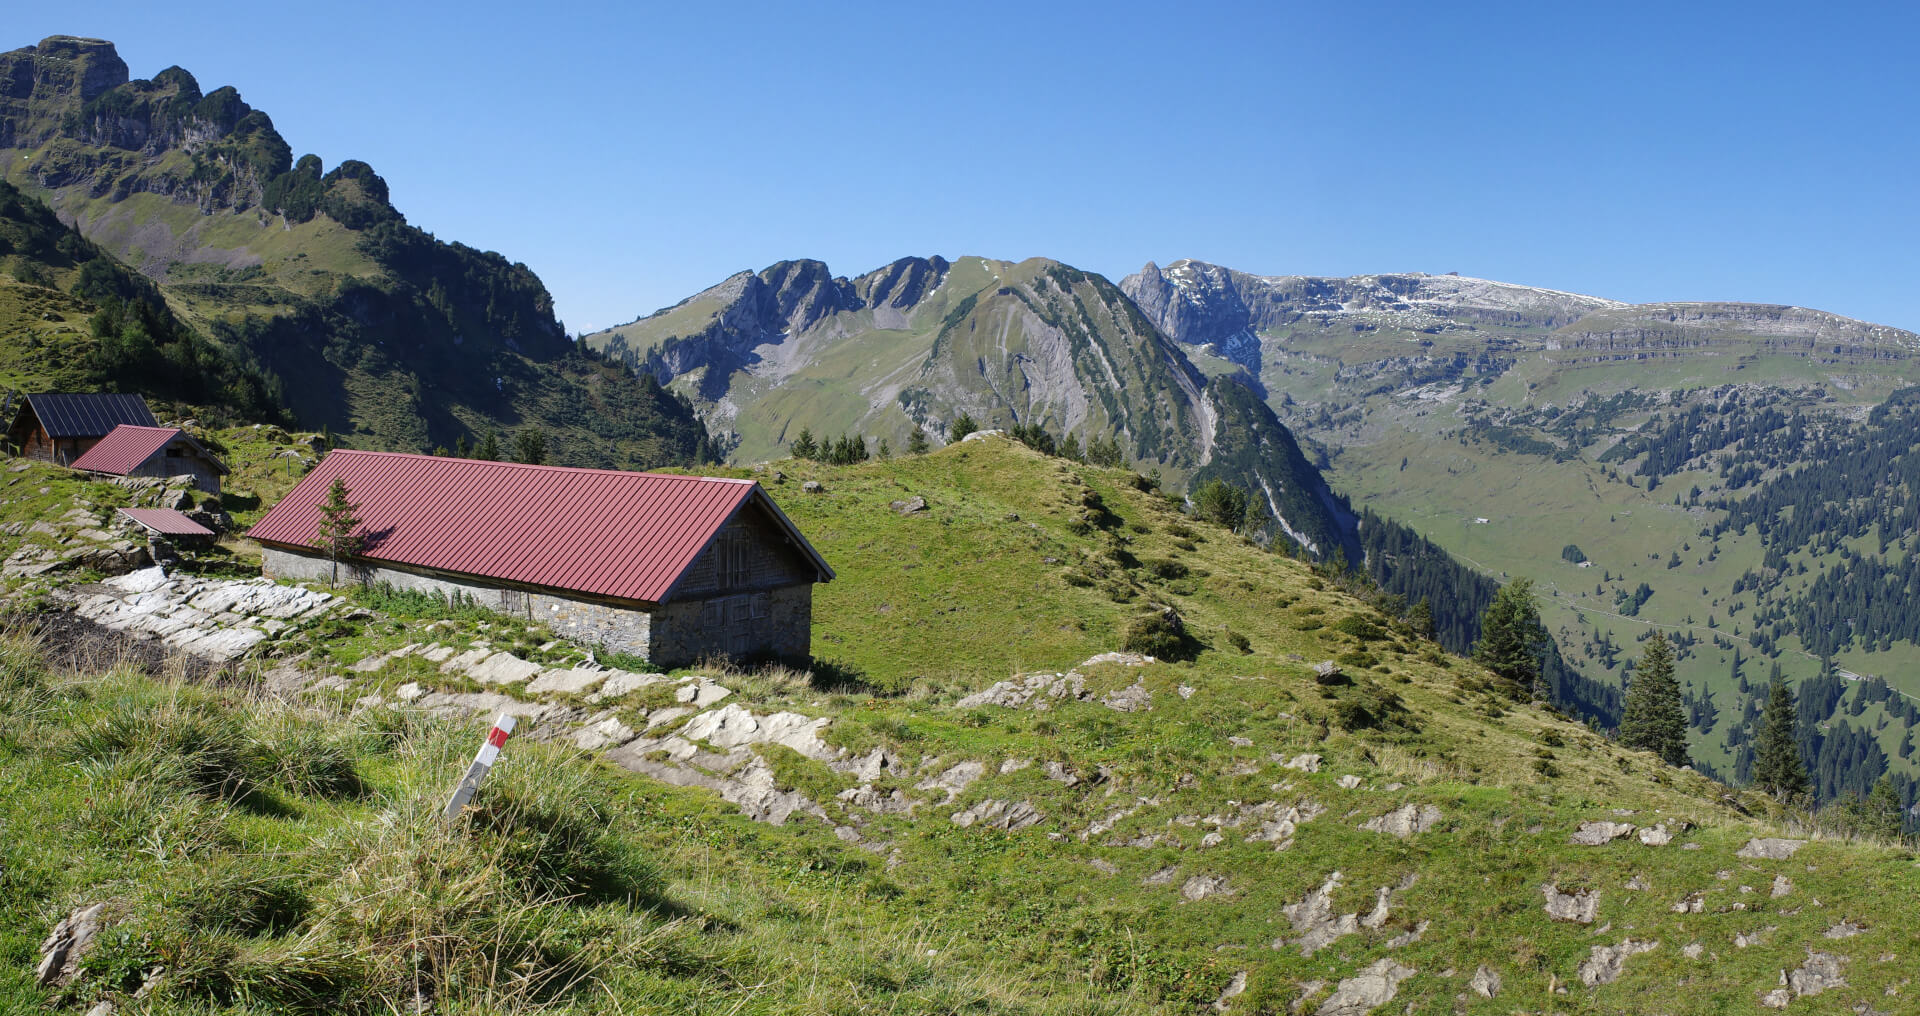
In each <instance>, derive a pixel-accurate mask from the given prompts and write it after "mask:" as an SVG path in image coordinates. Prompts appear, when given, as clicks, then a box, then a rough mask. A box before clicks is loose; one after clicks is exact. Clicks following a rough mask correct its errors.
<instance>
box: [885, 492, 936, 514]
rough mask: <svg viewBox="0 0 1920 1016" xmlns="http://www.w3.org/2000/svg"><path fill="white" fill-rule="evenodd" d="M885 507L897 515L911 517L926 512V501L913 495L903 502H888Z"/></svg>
mask: <svg viewBox="0 0 1920 1016" xmlns="http://www.w3.org/2000/svg"><path fill="white" fill-rule="evenodd" d="M887 507H889V508H892V509H893V510H894V512H895V513H896V514H899V515H913V514H917V513H919V512H923V511H926V510H927V499H926V498H924V497H921V496H920V495H918V494H915V495H914V496H912V497H910V498H907V499H906V500H905V501H893V502H889V503H888V505H887Z"/></svg>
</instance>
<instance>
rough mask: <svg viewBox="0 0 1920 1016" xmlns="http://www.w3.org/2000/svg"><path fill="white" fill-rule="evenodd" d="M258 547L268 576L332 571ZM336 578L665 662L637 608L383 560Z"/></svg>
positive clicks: (306, 558) (309, 557)
mask: <svg viewBox="0 0 1920 1016" xmlns="http://www.w3.org/2000/svg"><path fill="white" fill-rule="evenodd" d="M261 549H262V552H263V553H262V557H261V562H260V564H261V570H262V571H264V572H265V573H266V574H267V576H268V577H270V578H276V579H304V580H308V581H315V582H325V581H327V580H328V579H329V578H330V577H331V576H332V575H333V562H332V561H329V560H327V559H326V558H325V557H322V556H319V555H317V554H296V553H293V552H291V551H286V550H281V549H279V548H276V547H263V548H261ZM340 578H341V580H342V581H348V582H359V583H363V584H366V585H378V584H380V583H382V582H385V583H388V584H390V585H392V586H393V587H394V588H395V589H410V590H415V591H417V592H423V593H439V594H440V595H442V596H445V597H448V598H449V599H451V598H452V597H453V596H454V595H455V594H459V595H461V596H466V597H469V598H471V599H472V600H473V602H474V603H476V604H479V605H480V606H482V607H486V608H487V609H489V610H495V611H499V612H500V613H502V614H512V615H513V616H515V617H522V618H526V619H528V620H530V621H538V622H540V623H541V624H544V625H546V626H547V627H549V628H551V629H553V632H554V634H556V635H559V636H560V637H562V638H565V639H567V640H568V641H570V642H580V643H584V644H587V645H596V646H601V647H603V648H605V649H609V650H612V651H613V652H616V653H632V654H634V655H635V656H644V657H646V658H647V659H648V660H650V661H653V662H654V663H655V665H657V666H665V665H666V664H661V663H660V662H659V661H657V660H654V658H653V653H652V651H651V650H652V644H651V643H652V638H651V636H652V628H653V618H652V616H651V615H649V614H648V613H647V612H646V611H644V610H640V609H637V608H629V607H618V606H614V605H611V604H605V603H596V602H594V601H592V600H584V599H574V598H572V597H566V596H552V595H548V594H546V593H535V592H527V591H523V590H519V589H505V588H502V587H500V586H495V585H487V584H485V583H484V582H481V581H479V580H474V579H457V578H451V577H448V576H443V575H433V574H427V573H424V572H417V571H412V570H408V569H401V568H394V567H389V566H385V565H372V566H367V565H361V566H349V565H345V564H342V565H341V566H340Z"/></svg>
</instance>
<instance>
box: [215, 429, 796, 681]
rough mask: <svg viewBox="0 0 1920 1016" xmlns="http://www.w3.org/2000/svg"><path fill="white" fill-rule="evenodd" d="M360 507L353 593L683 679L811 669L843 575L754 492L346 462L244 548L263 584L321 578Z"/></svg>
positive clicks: (396, 461)
mask: <svg viewBox="0 0 1920 1016" xmlns="http://www.w3.org/2000/svg"><path fill="white" fill-rule="evenodd" d="M336 479H338V480H341V481H342V482H344V483H345V485H346V488H347V491H348V499H349V500H350V501H352V502H354V503H355V504H356V505H357V506H358V507H357V511H356V515H357V517H358V518H359V519H360V522H361V525H360V527H359V528H358V529H357V530H356V532H357V533H358V534H359V535H360V536H361V537H362V538H363V540H364V541H365V546H364V549H363V550H362V552H361V553H360V554H359V555H357V556H356V557H354V558H352V559H351V560H350V561H349V562H348V564H350V566H351V570H352V573H353V575H354V577H355V579H356V580H357V581H361V582H365V583H373V584H378V583H391V584H392V585H393V586H395V587H396V588H400V589H411V590H419V591H424V592H432V593H438V594H441V595H445V596H447V597H449V598H453V597H455V596H460V597H464V598H469V599H471V600H472V601H473V602H475V603H478V604H481V605H483V606H486V607H489V608H491V609H493V610H496V611H499V612H501V613H505V614H512V615H515V616H518V617H524V618H527V619H529V620H535V621H540V622H543V623H545V624H546V625H548V626H549V627H551V628H552V629H553V630H554V632H555V633H557V634H559V635H561V636H563V637H565V638H568V639H570V640H573V641H578V642H584V643H590V644H594V645H599V646H602V647H605V648H607V649H610V650H613V651H616V652H622V653H632V654H635V655H639V656H644V657H646V658H647V659H648V660H649V661H650V662H652V663H653V665H654V666H657V667H676V666H684V665H686V664H690V663H694V662H696V661H698V660H700V659H702V658H705V657H712V656H720V655H726V656H732V657H736V658H749V657H756V656H770V657H780V658H786V659H796V660H798V659H805V658H807V657H808V656H809V655H810V653H811V651H812V624H813V585H814V583H816V582H827V581H831V580H832V579H833V569H832V568H830V567H828V565H827V562H826V560H825V559H823V558H822V557H821V556H820V554H819V552H818V551H816V550H814V549H813V546H812V545H811V544H809V543H808V542H807V540H806V537H804V536H802V535H801V534H800V530H799V529H798V528H796V527H795V526H794V524H793V522H792V520H790V519H788V518H787V516H786V514H785V513H784V512H782V511H781V510H780V507H779V506H778V505H776V504H774V501H773V498H772V497H770V496H768V494H767V492H766V491H765V490H764V489H762V488H761V486H760V485H759V484H758V483H755V482H753V481H751V480H731V479H722V478H718V477H706V476H668V475H663V474H658V473H638V472H625V471H619V470H608V469H573V468H566V467H559V466H534V465H522V464H519V463H511V462H488V461H480V460H474V459H456V458H444V457H439V456H431V455H410V454H403V453H395V452H366V451H351V450H346V449H342V450H337V451H334V452H332V453H330V454H328V455H327V457H326V458H324V459H322V460H320V462H319V464H318V465H316V466H315V467H314V469H313V471H312V472H310V473H308V474H307V476H306V478H305V479H303V480H301V481H300V483H299V485H298V486H296V487H294V489H293V490H292V492H290V493H289V494H287V496H286V497H285V498H284V499H282V500H281V501H280V503H279V504H276V505H274V507H273V509H272V510H271V511H269V512H267V514H266V516H265V517H264V518H262V519H261V520H260V522H259V523H258V524H257V525H255V526H254V527H253V529H252V530H251V531H250V532H249V534H248V535H250V536H251V537H253V539H254V540H256V541H258V542H259V543H260V545H261V547H262V549H263V560H262V564H263V566H264V568H265V571H266V574H268V575H269V576H272V577H275V578H286V579H326V578H328V577H329V575H330V574H331V573H332V562H331V561H330V559H329V558H328V557H327V556H326V554H325V553H323V552H322V551H321V549H320V547H319V540H318V533H319V525H320V519H321V513H320V508H321V505H323V504H324V503H326V501H327V496H328V491H329V489H330V488H331V486H332V484H333V481H334V480H336Z"/></svg>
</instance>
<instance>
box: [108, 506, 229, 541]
mask: <svg viewBox="0 0 1920 1016" xmlns="http://www.w3.org/2000/svg"><path fill="white" fill-rule="evenodd" d="M120 514H122V515H125V516H126V517H127V518H130V519H132V520H133V521H135V522H138V523H140V524H141V525H143V526H146V527H147V528H148V529H151V530H153V531H154V532H156V533H159V534H161V535H162V536H212V535H214V532H213V530H211V529H208V528H207V527H206V526H203V525H201V524H200V523H198V522H195V521H193V520H192V519H190V518H188V517H187V515H186V513H185V512H177V511H174V510H173V509H171V508H122V509H120Z"/></svg>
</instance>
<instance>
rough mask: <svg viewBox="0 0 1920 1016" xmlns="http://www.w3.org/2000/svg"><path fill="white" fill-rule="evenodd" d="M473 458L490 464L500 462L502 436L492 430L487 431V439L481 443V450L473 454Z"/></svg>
mask: <svg viewBox="0 0 1920 1016" xmlns="http://www.w3.org/2000/svg"><path fill="white" fill-rule="evenodd" d="M473 457H474V458H476V459H485V460H487V461H488V462H498V461H500V435H499V434H497V433H495V432H493V431H491V430H490V431H487V439H486V440H485V441H482V442H480V449H479V450H478V451H476V452H474V453H473Z"/></svg>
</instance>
